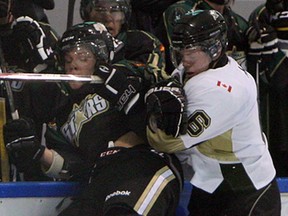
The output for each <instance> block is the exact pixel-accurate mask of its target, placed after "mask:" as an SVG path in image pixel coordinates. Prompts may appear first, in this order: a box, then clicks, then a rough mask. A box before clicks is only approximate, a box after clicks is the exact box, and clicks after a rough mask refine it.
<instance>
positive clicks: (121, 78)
mask: <svg viewBox="0 0 288 216" xmlns="http://www.w3.org/2000/svg"><path fill="white" fill-rule="evenodd" d="M95 75H97V76H99V77H101V78H102V79H103V80H104V85H102V87H101V86H99V85H97V86H96V92H97V93H98V94H99V95H100V96H101V97H103V98H105V99H106V100H108V101H110V102H111V103H112V104H115V105H116V106H117V108H118V109H119V110H120V111H124V112H125V113H126V114H128V113H129V111H130V110H131V109H132V108H133V107H134V106H135V104H136V103H137V102H139V100H140V96H141V95H140V92H141V91H142V89H143V82H142V81H143V80H142V78H141V77H140V76H137V75H136V74H135V73H134V72H132V71H130V70H129V69H127V68H125V67H114V66H111V65H109V64H107V63H99V64H98V65H97V67H96V71H95Z"/></svg>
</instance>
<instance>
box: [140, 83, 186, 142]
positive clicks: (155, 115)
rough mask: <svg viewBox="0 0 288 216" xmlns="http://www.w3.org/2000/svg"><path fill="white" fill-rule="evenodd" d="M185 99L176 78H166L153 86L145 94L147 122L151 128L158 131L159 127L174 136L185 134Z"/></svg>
mask: <svg viewBox="0 0 288 216" xmlns="http://www.w3.org/2000/svg"><path fill="white" fill-rule="evenodd" d="M185 101H186V99H185V95H184V90H183V88H182V86H181V84H180V83H178V82H177V81H175V80H172V79H170V80H164V81H161V82H159V83H158V84H156V85H155V87H153V88H151V89H150V90H149V91H148V92H147V93H146V95H145V102H146V105H147V124H148V127H149V128H150V130H151V131H153V132H156V130H157V128H159V129H161V130H163V131H164V132H165V133H166V134H167V135H172V136H174V137H177V136H178V135H180V134H185V133H186V128H187V116H186V112H185Z"/></svg>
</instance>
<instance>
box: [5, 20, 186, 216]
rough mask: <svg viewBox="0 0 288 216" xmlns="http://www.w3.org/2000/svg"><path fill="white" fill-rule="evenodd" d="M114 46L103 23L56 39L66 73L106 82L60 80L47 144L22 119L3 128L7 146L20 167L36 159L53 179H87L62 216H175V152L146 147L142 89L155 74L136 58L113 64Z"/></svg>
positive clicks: (177, 191) (178, 186)
mask: <svg viewBox="0 0 288 216" xmlns="http://www.w3.org/2000/svg"><path fill="white" fill-rule="evenodd" d="M119 46H121V43H120V42H119V41H115V40H114V39H113V38H112V36H111V35H110V34H109V33H108V32H107V30H106V28H105V26H104V25H102V24H100V23H91V22H90V23H83V24H79V25H76V26H74V27H72V28H71V29H69V30H67V31H66V32H65V33H64V34H63V36H62V38H61V40H60V42H59V49H60V58H61V62H62V63H63V67H64V71H65V73H67V74H74V75H76V74H77V75H91V74H96V75H98V76H100V77H101V78H102V79H104V84H101V85H99V84H97V85H96V84H84V83H81V82H69V83H64V84H61V91H59V92H58V95H57V97H56V99H55V101H54V102H55V107H54V108H53V113H54V115H53V116H54V119H53V120H54V121H53V122H50V124H49V125H48V128H47V132H46V136H45V138H46V146H47V147H44V146H43V145H40V143H39V140H38V139H37V136H36V134H35V132H34V130H33V123H32V122H31V121H30V120H29V119H27V118H21V119H19V120H14V121H12V122H8V123H7V124H6V125H5V126H4V137H5V143H6V147H7V149H8V151H9V153H10V156H11V158H12V159H13V160H14V162H15V164H16V166H17V167H18V168H19V169H21V170H23V171H25V170H26V169H29V164H31V163H37V162H40V163H41V165H42V167H43V169H44V170H45V173H46V174H47V175H48V176H50V177H53V178H56V179H64V180H79V181H82V182H86V181H87V179H88V177H89V184H88V185H87V186H86V187H84V190H83V193H81V195H80V197H78V198H77V199H76V200H75V201H74V202H73V203H72V204H71V205H70V206H69V207H68V208H67V209H66V210H64V211H63V212H62V213H60V215H61V216H65V215H69V216H72V215H86V216H89V215H163V216H164V215H174V214H175V210H176V207H177V205H178V201H179V194H180V190H181V177H180V176H181V174H180V173H181V172H179V170H180V171H181V168H180V166H179V163H178V160H176V158H175V157H174V156H173V155H167V154H160V153H158V152H156V151H155V150H153V149H151V148H150V147H149V145H148V144H147V141H146V136H145V115H142V114H141V112H143V113H145V109H144V108H143V107H144V106H143V97H142V96H143V95H142V94H141V92H142V91H143V92H146V86H147V88H148V87H149V86H150V85H151V84H152V83H153V82H155V81H156V80H157V79H158V78H157V77H156V76H155V74H151V73H150V72H149V71H148V72H147V71H145V67H144V68H140V67H139V66H137V65H136V64H135V63H134V62H128V61H126V60H123V61H119V62H117V63H114V64H113V65H112V64H111V63H112V62H113V57H114V54H115V52H114V49H115V48H116V49H117V48H119ZM116 55H117V53H116ZM143 84H144V85H143ZM95 92H96V93H95ZM103 97H104V98H107V99H109V101H111V102H108V100H106V99H104V98H103ZM47 99H49V98H47ZM142 110H143V111H142ZM135 116H136V117H135ZM142 116H143V117H144V118H142ZM136 120H138V121H137V122H136ZM141 123H142V124H141ZM136 124H137V125H136ZM91 171H92V172H91Z"/></svg>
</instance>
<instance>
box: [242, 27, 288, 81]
mask: <svg viewBox="0 0 288 216" xmlns="http://www.w3.org/2000/svg"><path fill="white" fill-rule="evenodd" d="M247 37H248V40H249V51H248V56H249V58H250V59H254V61H255V62H256V61H258V62H260V63H259V70H260V76H261V79H262V80H263V81H264V82H265V83H269V82H270V80H271V78H272V76H273V75H274V68H275V67H276V66H277V65H278V63H279V62H280V61H281V58H282V57H283V56H284V54H283V53H282V52H281V50H280V49H279V42H278V36H277V32H276V31H275V29H274V28H273V27H272V26H270V25H267V24H263V25H261V26H259V23H258V25H255V26H252V27H250V28H249V29H248V31H247Z"/></svg>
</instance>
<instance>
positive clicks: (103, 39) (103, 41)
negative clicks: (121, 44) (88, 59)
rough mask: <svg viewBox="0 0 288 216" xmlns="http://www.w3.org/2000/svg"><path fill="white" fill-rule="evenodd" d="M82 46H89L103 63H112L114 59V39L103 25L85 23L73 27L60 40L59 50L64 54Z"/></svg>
mask: <svg viewBox="0 0 288 216" xmlns="http://www.w3.org/2000/svg"><path fill="white" fill-rule="evenodd" d="M81 45H87V46H89V48H91V51H92V52H93V53H94V55H96V56H97V58H99V59H100V60H101V61H105V62H110V61H112V60H113V58H114V51H115V50H114V48H115V47H114V39H113V37H112V35H111V34H110V33H109V32H108V31H107V29H106V27H105V26H104V25H103V24H102V23H96V22H84V23H81V24H77V25H74V26H72V27H71V28H70V29H68V30H67V31H66V32H64V34H63V36H62V37H61V39H60V40H59V46H58V49H59V51H60V53H63V52H65V51H66V50H68V49H71V48H73V47H77V46H81ZM61 56H62V55H61Z"/></svg>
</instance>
